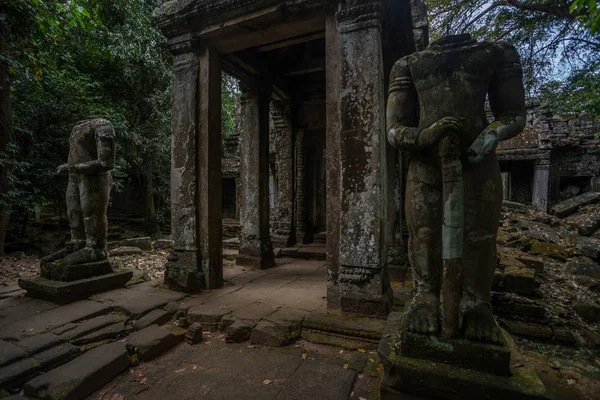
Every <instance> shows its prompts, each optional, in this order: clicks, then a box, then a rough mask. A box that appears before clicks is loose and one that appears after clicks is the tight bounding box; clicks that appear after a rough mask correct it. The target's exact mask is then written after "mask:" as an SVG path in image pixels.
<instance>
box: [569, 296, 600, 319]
mask: <svg viewBox="0 0 600 400" xmlns="http://www.w3.org/2000/svg"><path fill="white" fill-rule="evenodd" d="M573 307H574V308H575V312H577V314H579V316H580V317H581V318H583V320H584V321H586V322H588V323H596V322H600V305H599V304H598V303H596V302H594V301H593V300H591V299H579V300H577V302H576V303H575V304H574V305H573Z"/></svg>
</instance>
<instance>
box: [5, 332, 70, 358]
mask: <svg viewBox="0 0 600 400" xmlns="http://www.w3.org/2000/svg"><path fill="white" fill-rule="evenodd" d="M64 342H65V339H63V338H61V337H60V336H57V335H55V334H53V333H44V334H42V335H36V336H32V337H30V338H27V339H23V340H21V341H20V342H19V343H18V345H19V347H22V348H24V349H25V350H27V351H28V352H29V353H30V354H37V353H41V352H42V351H44V350H48V349H51V348H52V347H56V346H58V345H61V344H63V343H64ZM0 353H1V351H0Z"/></svg>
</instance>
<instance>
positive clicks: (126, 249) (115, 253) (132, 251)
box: [110, 246, 143, 257]
mask: <svg viewBox="0 0 600 400" xmlns="http://www.w3.org/2000/svg"><path fill="white" fill-rule="evenodd" d="M142 253H143V251H142V249H140V248H139V247H132V246H121V247H117V248H116V249H114V250H111V251H110V255H111V256H112V257H119V256H135V255H138V254H142Z"/></svg>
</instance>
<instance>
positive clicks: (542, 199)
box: [532, 159, 550, 212]
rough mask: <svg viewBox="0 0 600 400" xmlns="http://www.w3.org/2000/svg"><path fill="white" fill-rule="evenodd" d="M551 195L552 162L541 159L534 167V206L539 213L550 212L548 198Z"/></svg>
mask: <svg viewBox="0 0 600 400" xmlns="http://www.w3.org/2000/svg"><path fill="white" fill-rule="evenodd" d="M549 193H550V160H549V159H540V160H537V161H536V162H535V166H534V167H533V198H532V204H533V206H534V207H535V208H536V209H538V210H539V211H543V212H548V196H549Z"/></svg>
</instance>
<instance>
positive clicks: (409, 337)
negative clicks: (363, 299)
mask: <svg viewBox="0 0 600 400" xmlns="http://www.w3.org/2000/svg"><path fill="white" fill-rule="evenodd" d="M402 319H403V314H402V313H392V314H390V317H389V318H388V325H387V327H386V331H385V332H384V335H383V339H382V340H381V342H380V343H379V347H378V353H379V356H380V357H381V360H382V362H383V366H384V371H383V376H382V380H381V386H380V398H381V399H382V400H383V399H386V400H389V399H398V400H400V399H403V398H405V394H404V393H413V394H417V395H424V396H435V397H436V398H447V399H457V400H458V399H460V400H465V399H484V398H485V399H507V398H510V399H512V400H517V399H543V398H546V396H545V394H546V390H545V388H544V385H543V384H542V382H541V381H540V379H539V378H538V376H537V375H536V373H535V371H533V369H531V367H529V366H528V365H527V363H526V362H524V361H523V360H522V359H521V357H522V356H521V355H520V354H519V353H518V351H516V349H515V348H513V347H511V343H512V341H511V339H510V337H509V336H508V334H507V333H505V334H504V335H505V337H504V344H503V345H492V344H485V343H477V342H470V341H467V340H461V339H458V340H450V341H441V340H440V339H437V338H433V337H428V336H423V335H415V334H406V333H403V326H402ZM486 361H487V365H486Z"/></svg>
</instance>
